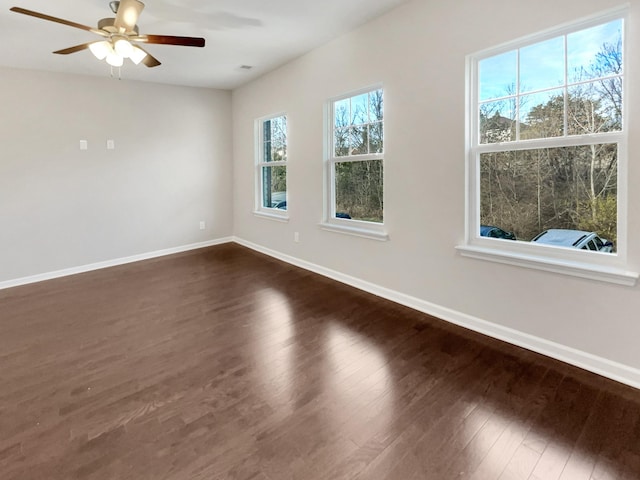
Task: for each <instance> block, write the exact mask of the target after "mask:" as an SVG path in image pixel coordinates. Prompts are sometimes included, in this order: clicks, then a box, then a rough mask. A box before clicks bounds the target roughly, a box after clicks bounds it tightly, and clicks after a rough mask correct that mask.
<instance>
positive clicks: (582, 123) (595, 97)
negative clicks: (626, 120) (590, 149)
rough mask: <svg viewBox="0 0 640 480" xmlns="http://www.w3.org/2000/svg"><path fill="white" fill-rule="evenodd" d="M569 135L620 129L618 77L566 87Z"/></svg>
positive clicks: (620, 99) (620, 101) (620, 112)
mask: <svg viewBox="0 0 640 480" xmlns="http://www.w3.org/2000/svg"><path fill="white" fill-rule="evenodd" d="M568 98H569V101H568V105H567V108H568V112H567V114H568V118H567V120H568V130H569V134H570V135H582V134H588V133H599V132H611V131H620V130H622V78H620V77H616V78H611V79H608V80H600V81H596V82H592V83H583V84H580V85H574V86H573V87H569V97H568Z"/></svg>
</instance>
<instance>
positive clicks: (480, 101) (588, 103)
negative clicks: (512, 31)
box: [467, 12, 626, 263]
mask: <svg viewBox="0 0 640 480" xmlns="http://www.w3.org/2000/svg"><path fill="white" fill-rule="evenodd" d="M623 29H624V19H623V13H621V12H616V13H611V14H608V15H606V16H601V17H599V18H598V19H590V20H588V21H584V22H580V23H579V24H576V25H572V26H568V27H563V28H561V29H558V30H556V31H554V32H545V33H544V34H541V35H539V36H537V37H533V38H528V39H526V40H523V41H518V42H515V43H512V44H510V45H507V46H503V47H500V48H497V49H493V50H490V51H485V52H481V53H479V54H476V55H473V56H470V57H469V60H468V72H469V79H470V88H469V99H468V101H469V103H468V105H469V130H468V146H469V166H468V172H469V175H470V179H469V186H470V191H469V201H468V219H469V226H468V232H469V234H468V242H467V243H468V244H471V245H473V244H475V245H480V246H482V247H483V248H486V249H490V250H494V252H495V251H499V250H504V251H508V252H510V253H511V254H513V253H514V252H515V253H517V252H520V253H523V252H527V253H531V252H534V254H536V255H540V256H543V257H544V256H547V255H548V256H550V257H554V258H556V259H557V258H567V259H573V260H576V259H577V260H581V261H586V262H587V263H589V262H591V261H592V260H593V259H594V258H596V257H593V255H594V254H597V255H600V256H609V257H617V256H619V255H618V254H620V253H624V248H625V244H624V242H625V238H624V232H625V231H626V229H625V225H624V215H621V210H624V209H626V195H625V194H626V190H625V185H626V179H625V178H624V177H623V176H622V175H621V172H624V171H626V170H625V166H626V124H625V123H626V122H625V120H624V101H625V96H624V84H625V79H624V73H625V72H624V50H625V45H624V34H623V33H624V30H623ZM488 227H498V229H499V230H501V231H503V232H504V233H505V235H502V236H499V237H497V238H490V237H491V236H489V235H487V233H486V232H490V231H494V230H491V229H490V228H488ZM545 232H546V233H545ZM586 235H591V237H594V238H597V240H595V241H594V244H596V245H601V246H602V248H600V249H598V250H595V251H594V250H593V249H591V248H582V247H583V245H582V241H581V240H580V239H584V238H586V237H585V236H586ZM514 238H515V239H516V241H515V242H514V241H513V239H514ZM516 244H520V245H522V248H521V247H520V246H517V245H516ZM525 244H526V245H525ZM558 247H559V248H558ZM519 248H520V250H518V249H519ZM558 252H561V253H558ZM585 255H586V256H585ZM589 256H591V258H589ZM597 262H603V260H596V263H597ZM604 262H605V263H606V260H604Z"/></svg>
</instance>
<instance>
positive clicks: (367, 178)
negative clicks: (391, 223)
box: [335, 160, 383, 223]
mask: <svg viewBox="0 0 640 480" xmlns="http://www.w3.org/2000/svg"><path fill="white" fill-rule="evenodd" d="M382 186H383V166H382V160H366V161H357V162H337V163H335V188H336V198H335V201H336V203H335V208H336V210H335V215H336V217H338V218H352V219H355V220H363V221H367V222H378V223H382V219H383V216H382V212H383V208H382Z"/></svg>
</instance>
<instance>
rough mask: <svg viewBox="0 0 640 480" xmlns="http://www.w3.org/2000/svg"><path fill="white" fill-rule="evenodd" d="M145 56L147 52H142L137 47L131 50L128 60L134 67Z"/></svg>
mask: <svg viewBox="0 0 640 480" xmlns="http://www.w3.org/2000/svg"><path fill="white" fill-rule="evenodd" d="M146 56H147V52H145V51H144V50H142V49H141V48H138V47H132V49H131V55H129V59H130V60H131V61H132V62H133V63H135V64H136V65H138V64H139V63H140V62H141V61H142V60H144V57H146Z"/></svg>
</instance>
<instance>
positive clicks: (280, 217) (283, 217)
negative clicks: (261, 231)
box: [253, 210, 289, 223]
mask: <svg viewBox="0 0 640 480" xmlns="http://www.w3.org/2000/svg"><path fill="white" fill-rule="evenodd" d="M280 211H282V210H280ZM285 211H286V210H285ZM253 214H254V215H255V216H256V217H260V218H266V219H267V220H275V221H276V222H282V223H288V222H289V215H288V214H286V213H275V212H274V213H271V212H265V211H262V210H254V212H253Z"/></svg>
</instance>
